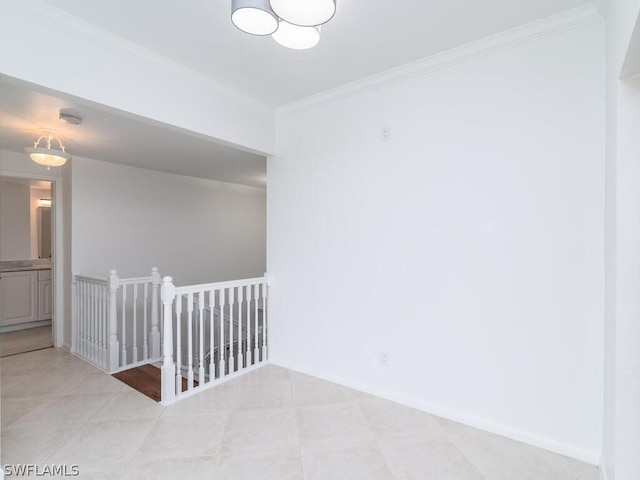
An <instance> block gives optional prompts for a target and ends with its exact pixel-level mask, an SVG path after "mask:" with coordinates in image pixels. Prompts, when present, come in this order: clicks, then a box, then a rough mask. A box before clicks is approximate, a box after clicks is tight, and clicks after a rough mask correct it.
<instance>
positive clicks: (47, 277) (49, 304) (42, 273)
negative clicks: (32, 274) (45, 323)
mask: <svg viewBox="0 0 640 480" xmlns="http://www.w3.org/2000/svg"><path fill="white" fill-rule="evenodd" d="M52 315H53V288H51V270H38V320H51V317H52Z"/></svg>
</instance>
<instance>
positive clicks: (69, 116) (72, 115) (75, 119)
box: [58, 108, 82, 125]
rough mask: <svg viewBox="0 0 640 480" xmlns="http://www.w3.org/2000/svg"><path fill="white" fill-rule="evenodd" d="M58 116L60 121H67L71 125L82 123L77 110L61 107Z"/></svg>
mask: <svg viewBox="0 0 640 480" xmlns="http://www.w3.org/2000/svg"><path fill="white" fill-rule="evenodd" d="M58 118H59V119H60V120H61V121H62V122H64V123H69V124H71V125H80V124H81V123H82V117H81V116H80V115H79V114H78V113H77V112H74V111H73V110H69V109H64V108H63V109H62V110H60V115H59V116H58Z"/></svg>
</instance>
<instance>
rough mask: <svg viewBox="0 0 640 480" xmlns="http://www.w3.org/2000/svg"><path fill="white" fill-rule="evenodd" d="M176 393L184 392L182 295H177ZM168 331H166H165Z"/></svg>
mask: <svg viewBox="0 0 640 480" xmlns="http://www.w3.org/2000/svg"><path fill="white" fill-rule="evenodd" d="M175 304H176V378H175V381H176V387H175V388H176V395H180V394H182V325H181V323H182V322H181V321H180V320H181V318H182V296H181V295H177V296H176V301H175ZM165 333H166V332H165Z"/></svg>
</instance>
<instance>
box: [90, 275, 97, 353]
mask: <svg viewBox="0 0 640 480" xmlns="http://www.w3.org/2000/svg"><path fill="white" fill-rule="evenodd" d="M91 314H92V315H91V316H92V318H91V357H92V359H93V361H94V362H97V361H98V285H97V284H96V283H93V284H92V285H91Z"/></svg>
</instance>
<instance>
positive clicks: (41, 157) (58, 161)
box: [24, 128, 71, 169]
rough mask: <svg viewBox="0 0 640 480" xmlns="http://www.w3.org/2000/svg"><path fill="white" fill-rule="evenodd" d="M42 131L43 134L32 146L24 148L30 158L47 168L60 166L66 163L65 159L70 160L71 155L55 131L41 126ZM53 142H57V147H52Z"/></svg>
mask: <svg viewBox="0 0 640 480" xmlns="http://www.w3.org/2000/svg"><path fill="white" fill-rule="evenodd" d="M42 131H43V134H42V135H40V137H39V138H38V139H37V140H36V141H35V143H34V144H33V147H31V148H25V149H24V151H25V152H27V153H28V154H29V156H30V157H31V160H33V161H34V162H36V163H37V164H39V165H44V166H45V167H47V169H49V168H51V167H61V166H62V165H64V164H65V163H67V160H71V155H69V154H68V153H67V152H65V150H64V145H63V144H62V142H61V141H60V138H58V137H57V136H56V132H55V131H54V130H50V129H47V128H43V129H42ZM55 143H57V144H58V148H54V146H55Z"/></svg>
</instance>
